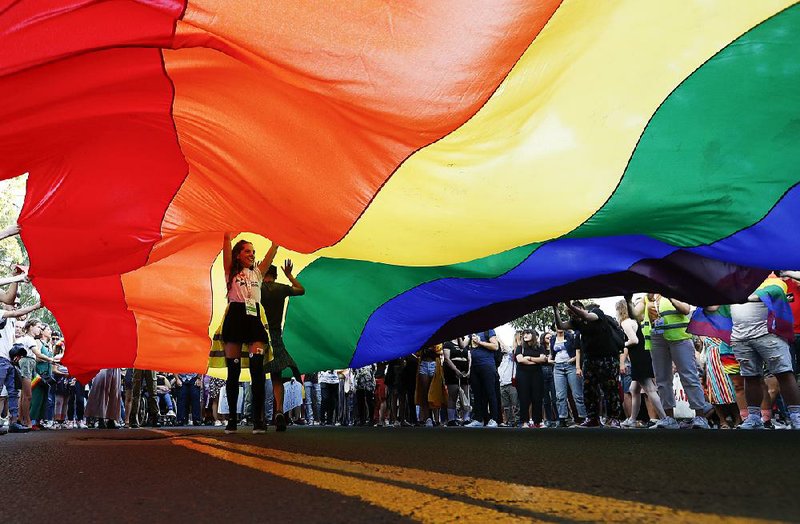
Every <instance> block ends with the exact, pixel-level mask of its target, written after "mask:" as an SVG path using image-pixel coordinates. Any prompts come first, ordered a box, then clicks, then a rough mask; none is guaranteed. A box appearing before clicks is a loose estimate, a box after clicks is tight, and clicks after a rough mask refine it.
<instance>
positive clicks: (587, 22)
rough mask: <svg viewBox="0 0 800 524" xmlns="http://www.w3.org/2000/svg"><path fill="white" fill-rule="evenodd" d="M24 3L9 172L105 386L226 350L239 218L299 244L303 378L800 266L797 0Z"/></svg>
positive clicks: (295, 307)
mask: <svg viewBox="0 0 800 524" xmlns="http://www.w3.org/2000/svg"><path fill="white" fill-rule="evenodd" d="M7 4H8V5H6V6H5V7H4V8H2V9H0V49H2V53H0V100H3V103H2V104H0V178H9V177H14V176H17V175H20V174H22V173H26V172H27V173H29V177H28V181H27V193H26V195H25V203H24V207H23V210H22V213H21V215H20V217H19V224H20V226H21V236H22V240H23V241H24V243H25V245H26V247H27V249H28V253H29V255H30V260H31V265H30V276H31V279H32V281H33V283H34V284H35V285H36V287H37V289H38V290H39V291H40V293H41V296H42V298H43V300H44V303H45V305H46V306H47V307H48V308H50V309H51V310H52V311H53V312H54V314H55V315H56V318H57V319H58V321H59V324H60V325H61V327H62V329H63V331H64V334H65V337H66V339H67V341H68V347H69V349H68V352H67V354H66V356H65V359H64V362H65V364H67V365H68V366H69V369H70V371H71V372H72V373H73V374H75V375H76V376H77V377H78V378H79V379H81V380H85V379H87V378H89V377H91V376H92V375H93V374H94V372H95V371H96V370H98V369H102V368H115V367H130V366H135V367H138V368H144V369H159V370H165V371H166V370H171V371H195V372H203V371H205V370H206V365H207V357H208V349H209V346H210V343H211V342H210V341H211V335H212V334H213V331H214V329H215V328H216V326H217V325H218V322H219V320H220V318H221V315H222V312H223V311H224V307H225V298H224V295H225V294H224V278H223V277H221V276H220V273H221V269H220V262H219V261H218V255H219V253H220V248H221V241H222V235H223V232H225V231H233V232H247V233H245V234H243V235H241V237H244V238H248V239H250V240H252V241H253V242H254V243H255V245H256V248H257V251H258V252H259V253H263V252H264V251H265V249H266V246H267V245H268V242H267V241H266V240H265V238H269V239H270V240H274V241H276V242H278V243H279V244H280V245H281V246H284V247H285V248H286V250H285V252H281V253H280V254H279V255H278V257H279V259H283V258H289V257H291V258H292V259H293V260H294V261H295V268H296V270H297V271H298V272H299V274H298V275H297V276H298V278H299V279H300V280H301V282H303V284H304V285H305V287H306V289H307V290H308V293H307V294H306V295H305V296H303V297H297V298H292V299H291V300H290V302H289V305H288V308H287V311H286V318H285V326H284V340H285V343H286V345H287V348H288V349H289V351H290V352H291V354H292V355H293V356H294V358H295V360H296V361H297V363H298V364H299V365H300V368H301V369H303V370H312V369H330V368H341V367H347V366H360V365H362V364H365V363H367V362H374V361H378V360H385V359H389V358H392V357H396V356H399V355H403V354H408V353H410V352H412V351H415V350H417V349H419V348H420V347H422V346H424V345H426V344H432V343H436V342H441V341H443V340H445V339H449V338H452V337H454V336H455V335H459V334H463V333H467V332H481V331H483V330H485V329H487V328H491V327H494V326H496V325H498V324H500V323H502V322H504V321H507V320H509V319H511V318H513V317H515V316H518V315H521V314H523V313H526V312H529V311H530V310H532V309H534V308H536V307H541V306H545V305H547V304H548V303H550V302H552V301H553V300H556V299H565V298H570V297H585V296H601V295H610V294H619V293H620V292H624V291H634V290H651V291H657V292H662V293H664V294H668V295H669V296H675V297H678V298H683V299H685V300H687V301H690V302H693V303H696V304H714V303H717V304H720V303H722V304H724V303H734V302H738V301H741V300H743V299H744V298H745V297H746V296H747V295H748V294H749V293H751V292H752V291H753V289H755V287H756V286H757V285H758V283H760V282H762V281H763V279H764V277H765V276H766V274H767V272H766V268H773V267H797V266H798V265H800V247H799V246H798V243H797V241H796V238H795V237H794V233H793V232H794V231H797V230H798V229H800V217H798V214H797V212H796V210H797V209H800V187H798V182H800V172H798V170H797V168H796V166H797V165H800V148H798V147H797V144H798V143H800V127H798V126H797V124H796V123H797V120H798V115H800V97H799V96H798V95H797V94H798V93H800V54H798V52H797V50H798V49H800V6H798V5H797V0H763V1H757V2H754V1H751V0H707V1H702V2H699V1H695V0H674V1H669V2H641V1H638V0H621V1H614V2H589V1H559V0H539V1H521V0H497V1H495V2H490V3H487V2H485V1H482V0H438V1H435V2H431V1H422V0H419V1H414V0H410V1H403V2H386V1H385V0H355V1H353V2H339V1H317V2H298V1H294V0H287V1H280V2H278V1H261V2H254V1H250V0H224V1H223V0H137V1H133V0H118V1H114V2H68V1H66V0H37V1H30V2H10V3H8V2H7ZM87 28H91V30H87ZM754 268H755V269H754ZM782 322H783V317H781V316H780V315H778V317H777V318H776V325H777V324H778V323H780V324H781V325H782ZM109 341H113V344H110V343H109Z"/></svg>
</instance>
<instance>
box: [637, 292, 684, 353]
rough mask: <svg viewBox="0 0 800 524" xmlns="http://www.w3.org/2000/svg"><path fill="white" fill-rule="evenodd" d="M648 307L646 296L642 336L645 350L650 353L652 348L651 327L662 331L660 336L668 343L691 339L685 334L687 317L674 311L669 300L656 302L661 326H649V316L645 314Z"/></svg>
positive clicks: (663, 299)
mask: <svg viewBox="0 0 800 524" xmlns="http://www.w3.org/2000/svg"><path fill="white" fill-rule="evenodd" d="M648 306H649V301H648V299H647V295H645V297H644V319H643V322H642V334H643V335H644V348H645V349H646V350H648V351H650V350H651V349H652V347H653V346H652V342H651V339H650V337H651V334H652V331H653V327H657V328H658V330H663V333H662V336H663V337H664V339H665V340H668V341H670V342H677V341H679V340H688V339H690V338H692V335H691V334H690V333H687V332H686V328H687V327H689V317H688V316H687V315H682V314H681V313H679V312H678V311H676V310H675V306H673V305H672V302H670V301H669V299H666V298H664V297H661V300H659V301H658V315H659V317H660V318H661V319H663V324H661V325H658V326H653V325H652V324H651V322H650V315H648V314H647V308H648Z"/></svg>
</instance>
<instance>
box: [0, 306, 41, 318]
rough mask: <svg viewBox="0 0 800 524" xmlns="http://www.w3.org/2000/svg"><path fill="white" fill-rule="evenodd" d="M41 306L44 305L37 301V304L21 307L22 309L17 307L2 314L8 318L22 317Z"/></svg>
mask: <svg viewBox="0 0 800 524" xmlns="http://www.w3.org/2000/svg"><path fill="white" fill-rule="evenodd" d="M40 307H42V304H41V303H39V302H37V303H36V304H34V305H32V306H27V307H23V308H20V309H15V310H13V311H3V315H2V316H3V317H6V318H19V317H21V316H23V315H27V314H28V313H30V312H32V311H36V310H37V309H39V308H40Z"/></svg>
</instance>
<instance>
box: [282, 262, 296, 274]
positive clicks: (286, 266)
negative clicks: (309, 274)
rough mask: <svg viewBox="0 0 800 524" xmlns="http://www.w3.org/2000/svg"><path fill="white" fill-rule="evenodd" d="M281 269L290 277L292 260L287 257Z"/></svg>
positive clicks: (292, 265)
mask: <svg viewBox="0 0 800 524" xmlns="http://www.w3.org/2000/svg"><path fill="white" fill-rule="evenodd" d="M281 269H282V270H283V274H284V275H286V276H287V277H290V276H292V269H294V264H292V261H291V260H290V259H288V258H287V259H286V261H285V262H284V263H283V267H282V268H281Z"/></svg>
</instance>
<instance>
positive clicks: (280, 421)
mask: <svg viewBox="0 0 800 524" xmlns="http://www.w3.org/2000/svg"><path fill="white" fill-rule="evenodd" d="M275 429H276V431H286V418H285V417H284V416H283V413H278V414H277V415H275Z"/></svg>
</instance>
